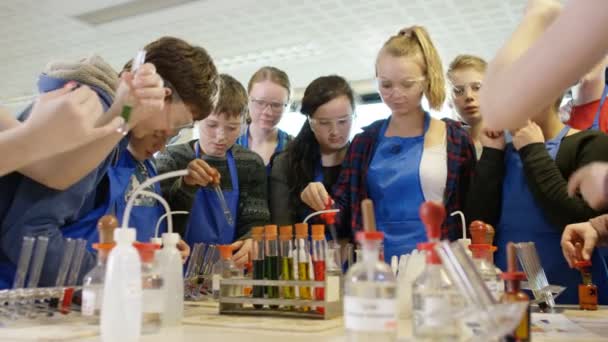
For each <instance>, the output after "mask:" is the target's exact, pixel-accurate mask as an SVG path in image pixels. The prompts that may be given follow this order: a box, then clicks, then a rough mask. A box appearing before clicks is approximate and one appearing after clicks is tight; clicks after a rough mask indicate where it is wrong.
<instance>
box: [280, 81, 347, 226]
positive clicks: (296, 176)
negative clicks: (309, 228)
mask: <svg viewBox="0 0 608 342" xmlns="http://www.w3.org/2000/svg"><path fill="white" fill-rule="evenodd" d="M354 111H355V95H354V93H353V90H352V89H351V87H350V86H349V84H348V82H347V81H346V80H345V79H344V78H342V77H340V76H335V75H332V76H323V77H319V78H317V79H315V80H314V81H312V83H310V84H309V85H308V87H306V90H305V91H304V97H303V98H302V108H301V109H300V112H301V113H302V114H304V115H305V116H306V121H305V122H304V125H302V129H301V130H300V133H298V135H297V136H296V138H295V139H294V140H293V141H292V142H291V143H290V144H289V145H288V147H287V149H286V150H285V151H284V152H281V153H280V154H278V155H276V156H275V157H274V158H273V161H272V172H271V174H270V214H271V217H272V220H271V221H272V222H273V223H276V224H278V225H288V224H294V223H297V222H302V220H304V218H305V217H306V216H307V215H308V214H310V213H311V211H310V209H309V208H308V206H307V205H306V204H305V203H303V202H302V200H301V199H300V193H301V192H302V190H304V188H305V187H306V186H307V185H308V183H311V182H318V184H319V186H323V187H324V188H325V190H326V191H327V192H330V191H331V188H332V187H333V185H334V184H335V183H336V181H337V180H338V176H339V175H340V170H341V169H342V161H344V157H345V156H346V151H347V149H348V140H349V138H350V130H351V127H352V121H353V115H354Z"/></svg>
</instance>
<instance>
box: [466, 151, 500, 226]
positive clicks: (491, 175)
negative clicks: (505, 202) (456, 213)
mask: <svg viewBox="0 0 608 342" xmlns="http://www.w3.org/2000/svg"><path fill="white" fill-rule="evenodd" d="M504 159H505V152H504V151H503V150H501V149H496V148H491V147H486V146H484V148H483V152H482V154H481V158H480V159H479V160H478V161H477V165H475V172H474V175H473V177H472V178H471V182H470V185H469V191H468V193H467V196H466V202H465V213H466V217H467V221H468V222H473V221H475V220H481V221H483V222H486V223H489V224H491V225H494V226H495V225H496V224H497V223H498V219H499V218H500V207H501V202H502V201H501V198H502V182H503V178H504V174H505V162H504Z"/></svg>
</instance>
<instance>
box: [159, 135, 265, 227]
mask: <svg viewBox="0 0 608 342" xmlns="http://www.w3.org/2000/svg"><path fill="white" fill-rule="evenodd" d="M197 142H198V140H192V141H190V142H188V143H185V144H180V145H173V146H169V147H167V149H166V150H165V151H164V152H162V153H161V154H159V155H158V156H157V157H156V167H157V169H158V173H159V174H162V173H165V172H169V171H175V170H181V169H186V168H187V167H188V163H190V162H191V161H192V160H193V159H195V156H196V154H195V151H194V144H195V143H197ZM231 150H232V155H233V157H234V160H235V162H236V168H237V174H238V178H239V179H238V181H239V204H238V212H237V215H236V218H235V220H236V237H237V239H238V238H243V237H246V236H247V235H248V233H249V230H250V229H251V227H254V226H262V225H265V224H268V222H269V220H270V213H269V212H268V188H267V180H266V168H265V167H264V162H263V161H262V158H260V156H258V155H257V154H256V153H254V152H251V151H249V150H247V149H246V148H244V147H241V146H239V145H234V146H233V147H232V148H231ZM201 157H202V159H204V160H205V161H206V162H207V163H208V164H209V165H210V166H211V167H214V168H216V169H217V170H218V171H219V173H220V175H221V188H222V189H224V190H232V180H231V178H230V171H229V170H228V162H227V161H226V158H216V157H210V156H205V155H202V156H201ZM161 189H162V192H163V196H164V197H165V198H166V199H167V201H168V202H169V205H170V206H171V210H186V211H190V210H191V208H192V203H193V202H194V197H195V195H196V191H197V190H198V189H199V187H198V186H190V185H187V184H185V183H184V182H182V178H178V179H175V178H173V179H169V180H166V181H164V182H161ZM188 217H189V216H187V215H176V216H175V217H174V219H173V222H174V223H175V228H176V229H177V231H178V232H179V233H180V234H182V236H183V233H184V232H185V230H186V226H187V224H188Z"/></svg>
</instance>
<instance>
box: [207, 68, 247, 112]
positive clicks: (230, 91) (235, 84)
mask: <svg viewBox="0 0 608 342" xmlns="http://www.w3.org/2000/svg"><path fill="white" fill-rule="evenodd" d="M220 80H221V84H220V97H219V99H218V101H217V106H216V107H215V110H214V112H215V113H217V114H224V115H226V116H227V117H228V118H240V117H242V116H243V115H244V114H245V113H246V112H247V91H246V90H245V87H243V85H242V84H241V82H239V81H237V80H236V79H235V78H234V77H232V76H230V75H228V74H220Z"/></svg>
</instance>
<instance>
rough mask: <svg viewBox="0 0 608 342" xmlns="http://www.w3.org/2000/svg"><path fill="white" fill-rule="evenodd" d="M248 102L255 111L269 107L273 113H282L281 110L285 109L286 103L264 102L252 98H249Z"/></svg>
mask: <svg viewBox="0 0 608 342" xmlns="http://www.w3.org/2000/svg"><path fill="white" fill-rule="evenodd" d="M249 100H250V101H251V103H252V104H253V106H254V108H255V109H256V110H264V109H266V107H270V109H271V110H272V111H273V112H282V111H283V109H285V108H286V107H287V103H283V102H273V101H266V100H261V99H256V98H253V97H250V98H249Z"/></svg>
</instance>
